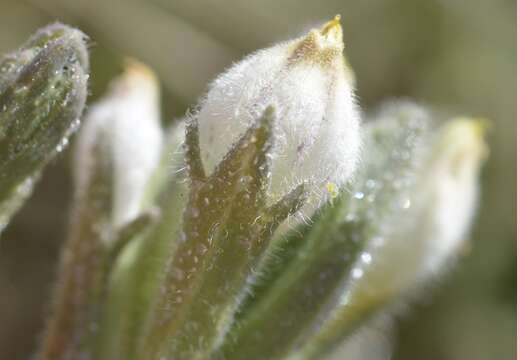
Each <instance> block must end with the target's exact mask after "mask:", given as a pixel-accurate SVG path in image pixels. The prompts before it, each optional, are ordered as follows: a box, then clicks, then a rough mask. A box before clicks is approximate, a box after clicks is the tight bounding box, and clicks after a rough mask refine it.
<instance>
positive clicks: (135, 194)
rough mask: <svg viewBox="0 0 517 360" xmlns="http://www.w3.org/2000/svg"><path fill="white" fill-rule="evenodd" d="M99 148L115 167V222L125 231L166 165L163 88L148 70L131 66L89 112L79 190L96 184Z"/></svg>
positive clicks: (80, 150)
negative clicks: (160, 168)
mask: <svg viewBox="0 0 517 360" xmlns="http://www.w3.org/2000/svg"><path fill="white" fill-rule="evenodd" d="M96 146H101V147H102V154H103V156H105V158H106V161H109V162H111V164H110V166H111V167H112V170H111V171H112V175H111V177H112V181H113V184H112V186H113V189H114V194H113V199H112V201H113V212H112V214H113V219H112V221H113V224H114V225H115V226H119V225H122V224H124V223H125V222H127V221H130V220H131V219H133V218H134V217H135V216H137V215H138V213H139V211H140V210H141V207H142V202H143V197H144V195H145V194H144V192H145V189H146V185H147V183H148V181H149V178H150V177H151V175H152V174H153V172H154V170H155V169H156V167H157V166H158V163H159V161H160V154H161V148H162V130H161V125H160V107H159V87H158V82H157V80H156V78H155V75H154V74H153V73H152V71H151V70H150V69H148V68H147V67H146V66H144V65H142V64H140V63H137V62H135V61H128V67H127V70H126V71H125V73H124V74H123V75H121V76H120V77H119V78H118V79H116V80H115V81H114V82H113V83H112V84H111V88H110V91H109V93H108V94H107V95H106V96H105V97H104V98H103V99H102V100H101V101H100V102H99V103H97V104H95V105H94V106H93V107H92V108H91V109H90V111H89V112H88V114H87V116H86V120H85V125H84V128H83V130H82V132H81V136H80V138H79V143H78V151H77V161H76V164H77V167H76V169H75V172H76V174H75V175H76V178H77V184H78V189H81V188H82V187H84V186H83V185H81V184H86V183H88V182H89V181H90V180H89V177H90V176H91V171H92V170H91V169H92V166H94V164H95V162H96V161H99V159H96V158H95V157H96V155H98V154H95V152H94V151H93V148H94V147H96Z"/></svg>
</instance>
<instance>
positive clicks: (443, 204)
mask: <svg viewBox="0 0 517 360" xmlns="http://www.w3.org/2000/svg"><path fill="white" fill-rule="evenodd" d="M372 128H374V129H375V123H374V124H373V126H372ZM482 133H483V125H482V124H481V123H480V122H479V121H473V120H472V119H464V118H461V119H455V120H452V121H450V122H448V123H447V124H445V125H443V126H442V127H441V128H439V129H438V130H435V131H434V132H433V133H431V134H428V135H427V136H425V140H424V141H422V142H420V145H419V146H418V148H416V149H414V150H413V151H412V154H410V153H407V154H406V153H405V152H400V151H395V152H394V155H395V156H396V158H400V159H403V158H405V157H406V156H407V157H408V158H413V160H412V162H413V163H414V166H412V168H413V169H412V170H411V169H408V170H411V171H410V172H409V173H408V172H407V171H404V172H402V173H400V174H399V176H398V177H396V178H393V179H392V182H391V184H392V185H393V186H395V188H396V189H398V190H397V191H396V193H395V196H391V198H392V201H390V202H389V203H386V204H384V206H385V207H386V208H387V209H388V210H389V213H388V214H386V215H383V216H382V217H379V218H378V219H376V222H378V224H376V228H377V230H376V231H374V232H371V233H370V234H369V240H368V245H367V248H366V249H365V250H364V251H363V252H362V253H361V255H360V256H359V258H358V259H357V261H356V264H355V266H354V268H353V269H352V271H351V273H350V276H349V281H348V284H347V287H346V290H345V291H344V292H343V293H342V296H341V299H340V305H339V306H338V308H337V309H335V310H334V311H333V312H332V314H331V315H330V317H329V318H328V319H327V321H326V322H324V323H323V325H322V326H321V328H320V329H319V331H318V333H317V334H316V335H315V337H314V338H313V339H312V340H311V341H310V342H308V343H307V344H305V345H304V347H303V349H302V350H300V353H301V354H303V355H304V357H303V358H304V359H316V358H319V356H320V355H321V354H320V353H321V352H324V351H327V350H330V349H332V348H333V347H335V346H336V345H337V344H339V343H341V342H342V341H343V340H345V339H346V338H347V337H348V336H349V335H350V334H351V331H352V329H353V328H354V327H355V326H356V325H358V324H360V323H361V321H363V320H364V319H367V318H369V317H370V316H371V315H372V314H375V313H376V312H378V311H379V310H381V309H382V308H383V306H386V305H390V304H393V303H394V302H395V301H396V300H397V299H400V298H402V299H406V298H407V296H410V295H411V294H413V293H414V292H415V291H418V290H420V289H421V288H422V286H423V285H425V284H426V283H428V281H429V280H430V279H433V278H434V277H435V276H436V275H437V274H440V273H443V271H444V268H445V267H446V265H447V264H448V263H449V262H450V261H451V260H452V259H454V258H455V257H456V256H457V254H458V251H459V250H460V249H461V247H462V245H463V244H464V240H465V238H466V235H467V232H468V230H469V226H470V224H471V222H472V218H473V215H474V212H475V209H476V202H477V197H478V179H479V171H480V167H481V164H482V160H483V159H484V158H485V156H486V153H487V147H486V145H485V142H484V141H483V137H482ZM399 183H400V184H399ZM384 186H385V185H384ZM384 191H386V190H384ZM379 206H380V204H377V207H379Z"/></svg>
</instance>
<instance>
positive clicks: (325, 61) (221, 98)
mask: <svg viewBox="0 0 517 360" xmlns="http://www.w3.org/2000/svg"><path fill="white" fill-rule="evenodd" d="M343 49H344V44H343V39H342V29H341V25H340V17H339V16H336V17H335V18H334V19H333V20H331V21H329V22H327V23H326V24H324V25H323V27H321V28H320V29H313V30H311V31H310V32H309V33H308V34H307V35H305V36H303V37H300V38H298V39H295V40H292V41H288V42H285V43H280V44H278V45H275V46H273V47H270V48H267V49H263V50H259V51H257V52H255V53H254V54H251V55H250V56H248V57H247V58H245V59H244V60H242V61H240V62H238V63H237V64H235V65H234V66H232V67H231V68H230V69H229V70H228V71H226V72H225V73H223V74H222V75H220V76H219V77H218V78H217V79H216V80H215V81H214V82H213V83H212V84H211V87H210V89H209V91H208V93H207V95H206V97H205V98H204V99H203V100H202V101H201V104H200V108H199V111H198V112H197V113H196V114H194V115H193V116H195V117H196V118H197V122H198V124H199V136H200V148H201V156H202V160H203V162H204V166H205V170H206V171H207V172H208V173H210V172H212V171H213V170H214V168H215V167H216V166H217V164H218V163H219V162H220V161H221V160H222V158H223V157H224V156H225V154H226V153H227V152H228V151H229V150H230V149H231V147H232V145H233V144H234V143H235V142H236V141H237V140H238V139H239V138H240V137H241V136H242V134H243V133H244V132H245V131H246V130H247V129H248V128H249V127H250V126H251V125H252V124H253V123H254V122H255V121H256V120H257V119H258V118H259V117H260V116H261V114H262V113H263V112H264V110H265V109H266V108H267V107H268V106H273V107H274V109H275V111H276V120H275V124H274V126H275V129H274V135H275V139H274V140H275V144H274V148H273V153H272V162H271V167H270V169H271V178H270V181H271V185H270V189H269V194H270V196H271V198H272V199H278V198H280V197H281V196H282V195H285V194H286V193H287V192H288V191H289V190H291V189H293V188H294V187H295V186H296V185H297V184H299V183H301V182H306V183H307V184H308V185H309V186H308V190H309V191H310V193H311V194H312V195H316V194H325V193H327V192H328V191H327V190H326V189H327V188H329V184H330V188H335V187H334V184H336V185H341V184H343V183H344V182H345V181H346V180H347V179H349V178H350V176H351V175H352V173H353V172H354V170H355V168H356V164H357V162H358V157H359V148H360V136H359V125H360V124H359V123H360V117H359V112H358V108H357V106H356V104H355V101H354V75H353V73H352V71H351V69H350V67H349V66H348V64H347V62H346V60H345V58H344V56H343ZM318 198H321V197H320V196H315V197H313V198H312V199H318Z"/></svg>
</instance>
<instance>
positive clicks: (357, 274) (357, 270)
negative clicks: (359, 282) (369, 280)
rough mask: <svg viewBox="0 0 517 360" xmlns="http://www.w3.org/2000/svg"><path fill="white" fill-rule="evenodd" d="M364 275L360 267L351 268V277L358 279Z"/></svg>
mask: <svg viewBox="0 0 517 360" xmlns="http://www.w3.org/2000/svg"><path fill="white" fill-rule="evenodd" d="M363 275H364V272H363V270H362V269H360V268H353V269H352V278H353V279H360V278H362V277H363Z"/></svg>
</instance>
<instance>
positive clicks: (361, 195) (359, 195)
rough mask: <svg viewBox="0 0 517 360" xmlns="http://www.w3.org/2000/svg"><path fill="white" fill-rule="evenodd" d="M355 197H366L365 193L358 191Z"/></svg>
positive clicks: (359, 198)
mask: <svg viewBox="0 0 517 360" xmlns="http://www.w3.org/2000/svg"><path fill="white" fill-rule="evenodd" d="M354 198H356V199H358V200H361V199H362V198H364V193H362V192H360V191H358V192H356V193H355V194H354Z"/></svg>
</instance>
